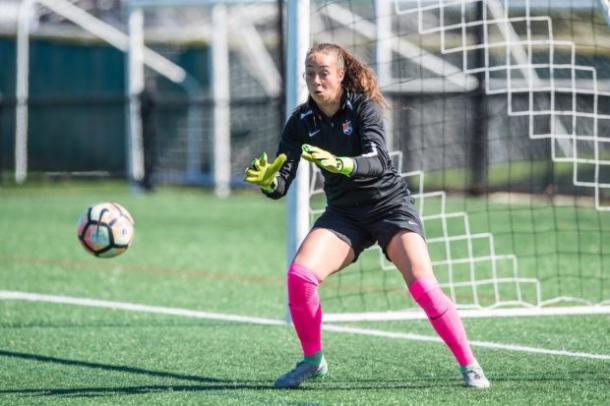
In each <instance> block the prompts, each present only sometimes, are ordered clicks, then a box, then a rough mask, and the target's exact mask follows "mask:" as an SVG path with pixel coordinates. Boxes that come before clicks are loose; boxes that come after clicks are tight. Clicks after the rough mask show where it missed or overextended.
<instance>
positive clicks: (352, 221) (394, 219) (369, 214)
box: [313, 196, 425, 262]
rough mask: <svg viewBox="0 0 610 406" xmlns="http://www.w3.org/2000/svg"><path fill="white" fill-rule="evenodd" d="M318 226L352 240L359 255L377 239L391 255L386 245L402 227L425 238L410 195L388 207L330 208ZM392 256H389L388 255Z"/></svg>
mask: <svg viewBox="0 0 610 406" xmlns="http://www.w3.org/2000/svg"><path fill="white" fill-rule="evenodd" d="M313 227H314V228H325V229H327V230H330V231H332V232H333V233H334V234H335V235H337V237H339V238H341V239H342V240H343V241H345V242H346V243H348V244H349V245H350V247H352V249H353V250H354V254H356V256H355V258H354V262H355V261H356V260H357V259H358V256H359V255H360V253H361V252H362V251H364V250H365V249H367V248H368V247H370V246H372V245H373V244H375V243H376V242H377V243H379V246H380V247H381V249H382V250H383V252H384V254H385V255H386V257H387V256H388V254H387V252H386V248H387V246H388V244H389V243H390V241H391V240H392V238H393V237H394V236H395V235H396V233H398V232H399V231H401V230H408V231H412V232H414V233H417V234H419V235H420V236H422V238H424V239H425V237H424V228H423V226H422V223H421V220H420V219H419V215H418V213H417V209H416V208H415V206H414V205H413V203H412V200H411V199H410V196H401V198H400V199H393V201H392V202H391V204H389V205H384V206H377V207H376V206H370V207H364V206H360V207H350V208H334V207H330V206H329V207H327V208H326V210H325V211H324V213H322V215H321V216H320V217H319V218H318V219H317V220H316V222H315V223H314V225H313ZM388 259H389V258H388Z"/></svg>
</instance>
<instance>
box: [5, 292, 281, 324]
mask: <svg viewBox="0 0 610 406" xmlns="http://www.w3.org/2000/svg"><path fill="white" fill-rule="evenodd" d="M0 300H27V301H30V302H45V303H60V304H72V305H77V306H86V307H103V308H106V309H115V310H128V311H132V312H141V313H155V314H169V315H172V316H182V317H192V318H196V319H209V320H223V321H235V322H238V323H251V324H269V325H277V326H279V325H284V324H286V322H284V321H282V320H273V319H263V318H260V317H247V316H237V315H232V314H224V313H210V312H202V311H198V310H189V309H180V308H176V307H161V306H148V305H141V304H136V303H124V302H111V301H108V300H96V299H87V298H81V297H69V296H53V295H40V294H37V293H27V292H12V291H6V290H0Z"/></svg>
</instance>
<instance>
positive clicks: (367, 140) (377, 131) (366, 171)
mask: <svg viewBox="0 0 610 406" xmlns="http://www.w3.org/2000/svg"><path fill="white" fill-rule="evenodd" d="M357 115H358V121H359V124H360V142H361V150H362V153H361V154H360V155H358V156H356V157H353V160H354V170H353V172H352V174H351V176H354V177H375V176H379V175H381V174H383V173H384V171H385V170H386V169H387V167H388V165H389V163H390V157H389V154H388V150H387V146H386V143H385V138H384V129H383V113H382V110H381V107H379V106H378V105H377V104H376V103H375V102H373V101H372V100H370V99H367V100H365V101H363V102H362V103H361V104H360V105H359V106H358V110H357Z"/></svg>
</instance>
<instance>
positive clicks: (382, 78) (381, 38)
mask: <svg viewBox="0 0 610 406" xmlns="http://www.w3.org/2000/svg"><path fill="white" fill-rule="evenodd" d="M375 14H376V16H377V24H375V36H376V37H377V40H376V44H377V48H376V50H375V53H376V64H377V80H378V82H379V86H380V87H381V90H382V91H383V90H384V88H386V87H387V86H389V85H391V84H392V15H393V9H392V4H391V1H390V0H377V2H376V3H375ZM387 102H388V105H389V107H390V110H389V111H388V112H386V115H385V120H384V123H385V140H386V144H387V146H388V149H389V150H390V151H391V150H393V149H394V125H393V124H394V123H393V120H392V110H391V107H392V105H391V101H390V99H387Z"/></svg>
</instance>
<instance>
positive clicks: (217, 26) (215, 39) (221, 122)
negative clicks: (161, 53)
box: [212, 4, 231, 197]
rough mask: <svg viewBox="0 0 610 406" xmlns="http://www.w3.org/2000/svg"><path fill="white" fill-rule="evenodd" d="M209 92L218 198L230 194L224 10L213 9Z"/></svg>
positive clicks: (226, 42)
mask: <svg viewBox="0 0 610 406" xmlns="http://www.w3.org/2000/svg"><path fill="white" fill-rule="evenodd" d="M212 93H213V98H214V141H213V143H214V190H215V192H216V195H217V196H220V197H226V196H228V195H229V193H230V191H231V189H230V183H229V182H230V178H231V112H230V106H229V100H230V97H231V94H230V87H229V45H228V41H227V8H226V6H225V5H224V4H217V5H215V6H214V7H213V9H212Z"/></svg>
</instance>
